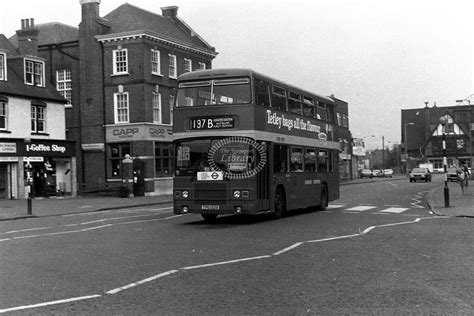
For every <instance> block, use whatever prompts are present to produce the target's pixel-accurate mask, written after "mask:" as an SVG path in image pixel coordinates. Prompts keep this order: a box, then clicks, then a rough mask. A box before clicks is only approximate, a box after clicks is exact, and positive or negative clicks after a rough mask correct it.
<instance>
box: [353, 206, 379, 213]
mask: <svg viewBox="0 0 474 316" xmlns="http://www.w3.org/2000/svg"><path fill="white" fill-rule="evenodd" d="M374 208H377V206H368V205H360V206H354V207H351V208H346V209H345V211H357V212H363V211H368V210H371V209H374Z"/></svg>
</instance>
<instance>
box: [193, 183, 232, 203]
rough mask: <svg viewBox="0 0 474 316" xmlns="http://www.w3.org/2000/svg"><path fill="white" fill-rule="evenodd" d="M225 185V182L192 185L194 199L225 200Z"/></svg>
mask: <svg viewBox="0 0 474 316" xmlns="http://www.w3.org/2000/svg"><path fill="white" fill-rule="evenodd" d="M226 192H227V186H226V184H225V183H220V184H216V183H199V184H196V185H195V186H194V200H195V201H197V202H199V201H203V202H205V201H225V200H226V199H227V193H226Z"/></svg>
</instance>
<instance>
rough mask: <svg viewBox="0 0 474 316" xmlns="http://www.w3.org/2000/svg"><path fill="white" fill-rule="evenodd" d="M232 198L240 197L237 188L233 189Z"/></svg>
mask: <svg viewBox="0 0 474 316" xmlns="http://www.w3.org/2000/svg"><path fill="white" fill-rule="evenodd" d="M234 198H236V199H238V198H240V191H239V190H235V191H234Z"/></svg>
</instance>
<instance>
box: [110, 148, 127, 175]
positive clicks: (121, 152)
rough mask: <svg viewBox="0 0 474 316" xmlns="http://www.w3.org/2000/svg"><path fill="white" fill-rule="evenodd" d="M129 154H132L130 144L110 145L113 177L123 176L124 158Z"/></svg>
mask: <svg viewBox="0 0 474 316" xmlns="http://www.w3.org/2000/svg"><path fill="white" fill-rule="evenodd" d="M127 154H128V155H130V144H128V143H126V144H112V145H110V164H111V169H110V170H111V172H112V175H111V176H112V178H120V177H122V160H123V159H124V158H125V155H127Z"/></svg>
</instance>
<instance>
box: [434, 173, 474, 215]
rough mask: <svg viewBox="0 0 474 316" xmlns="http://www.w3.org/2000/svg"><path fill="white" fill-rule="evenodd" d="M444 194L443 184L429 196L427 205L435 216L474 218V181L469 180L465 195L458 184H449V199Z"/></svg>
mask: <svg viewBox="0 0 474 316" xmlns="http://www.w3.org/2000/svg"><path fill="white" fill-rule="evenodd" d="M444 192H445V190H444V182H443V185H441V186H439V187H437V188H435V189H433V190H431V191H430V192H428V194H427V197H426V204H427V205H428V206H429V208H430V209H431V211H432V212H433V213H434V214H436V215H440V216H451V217H474V180H473V179H471V180H469V186H468V187H465V188H464V193H462V191H461V186H460V185H459V183H457V182H448V194H447V199H445V196H444V194H445V193H444ZM446 202H448V203H446ZM447 205H448V207H447Z"/></svg>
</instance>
